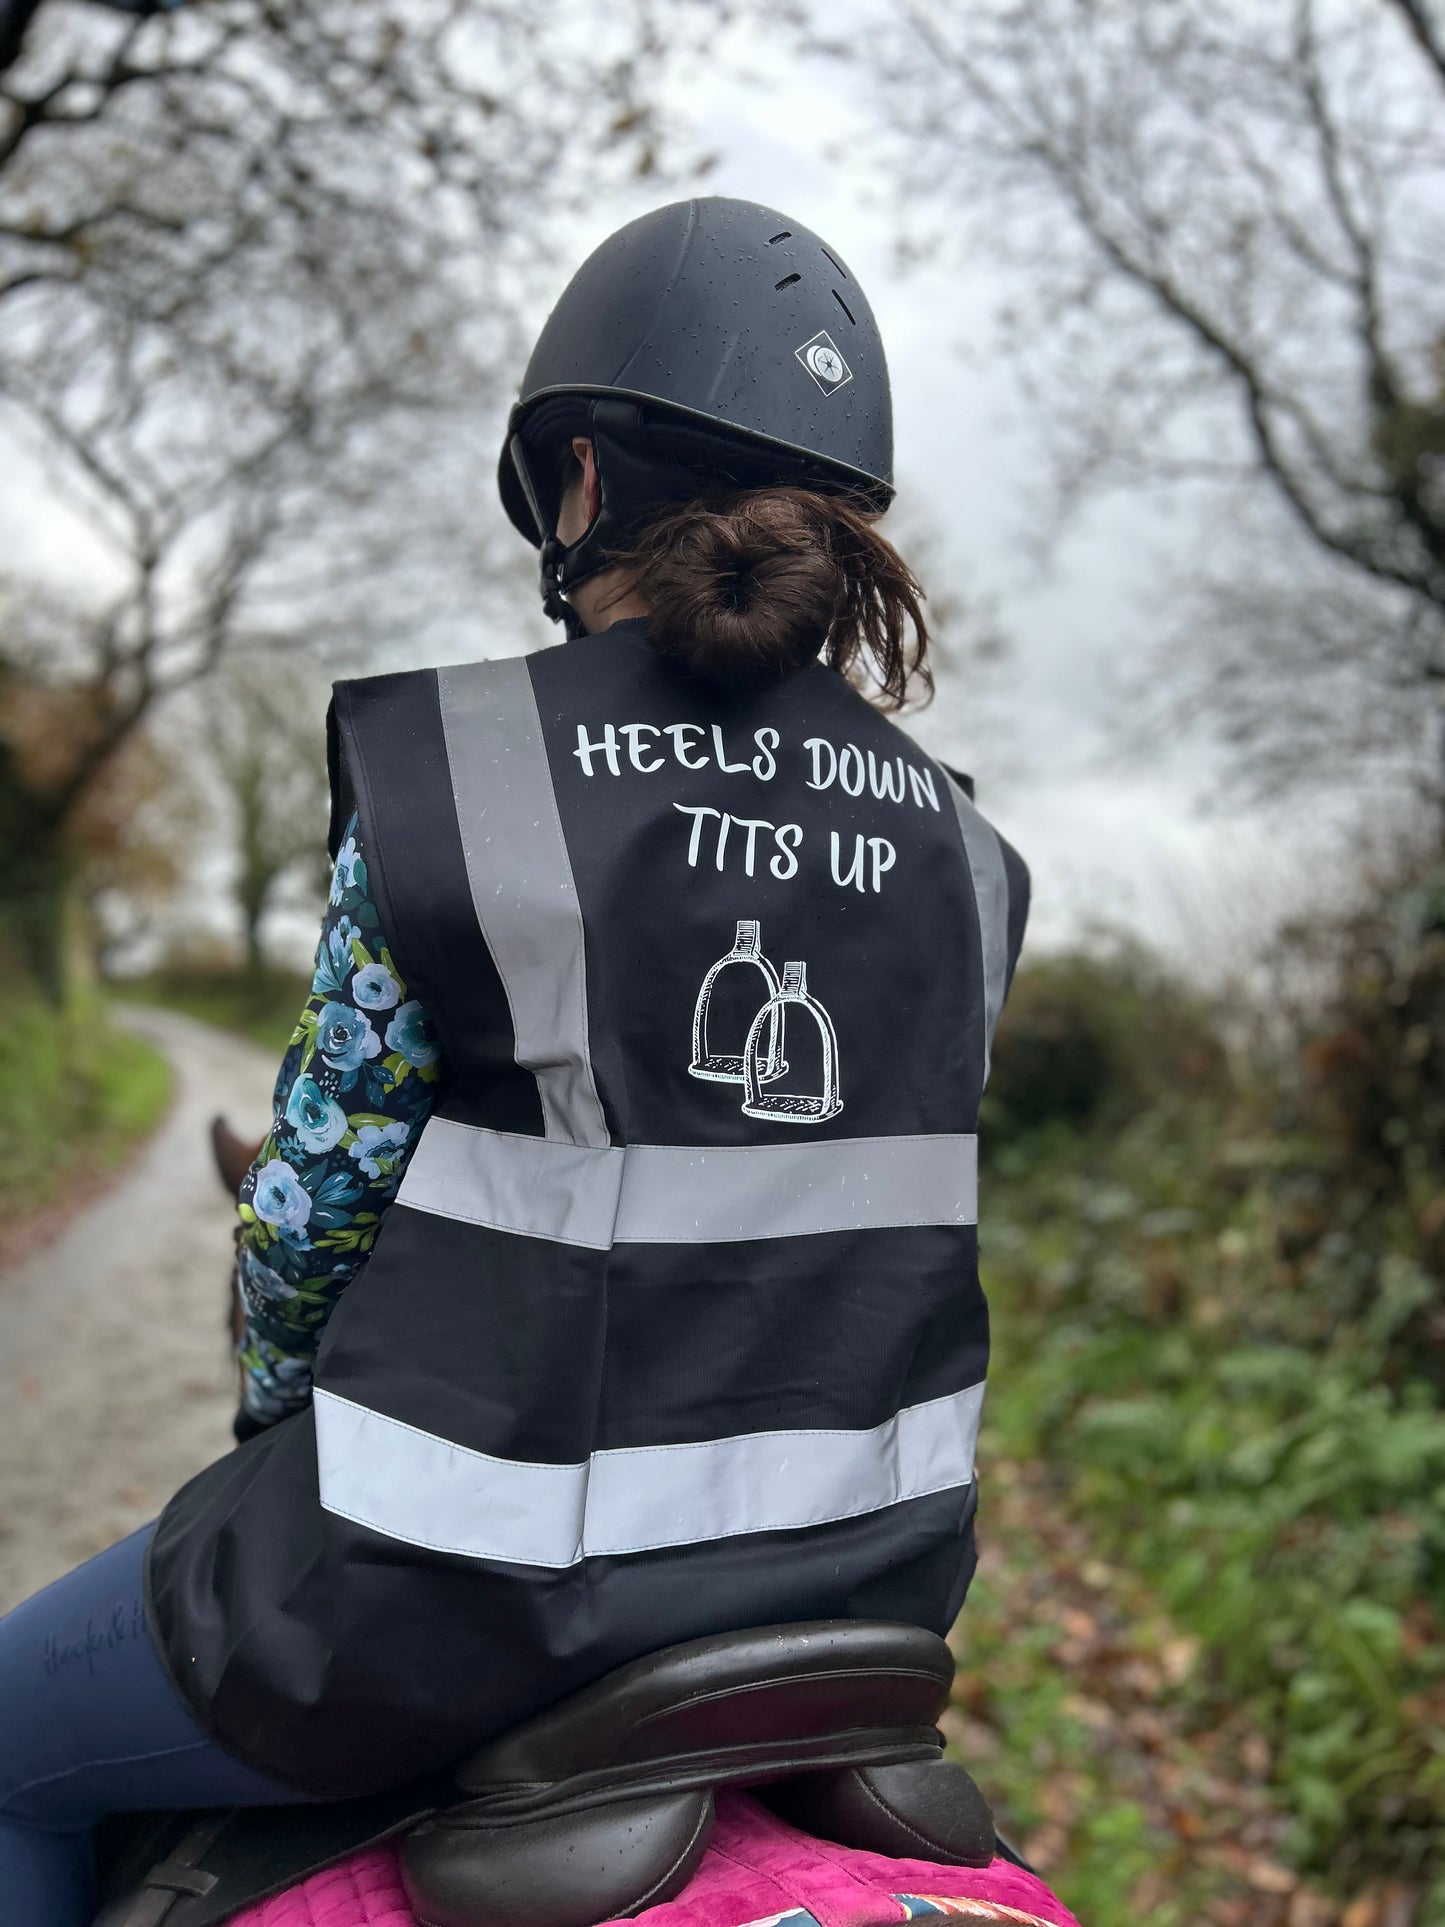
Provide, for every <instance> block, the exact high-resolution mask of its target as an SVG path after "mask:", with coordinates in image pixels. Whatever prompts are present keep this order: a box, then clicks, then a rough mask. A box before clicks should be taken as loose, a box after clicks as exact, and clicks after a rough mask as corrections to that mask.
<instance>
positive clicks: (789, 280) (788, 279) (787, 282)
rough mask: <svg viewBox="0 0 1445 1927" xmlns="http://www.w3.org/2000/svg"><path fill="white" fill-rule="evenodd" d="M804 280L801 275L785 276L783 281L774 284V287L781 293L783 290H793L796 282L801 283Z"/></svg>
mask: <svg viewBox="0 0 1445 1927" xmlns="http://www.w3.org/2000/svg"><path fill="white" fill-rule="evenodd" d="M802 278H803V277H802V275H801V274H785V275H784V276H783V278H782V280H781V281H775V282H774V283H773V287H774V288H775V289H777V290H779V291H781V290H782V289H783V288H791V287H792V285H793V283H794V282H795V281H801V280H802Z"/></svg>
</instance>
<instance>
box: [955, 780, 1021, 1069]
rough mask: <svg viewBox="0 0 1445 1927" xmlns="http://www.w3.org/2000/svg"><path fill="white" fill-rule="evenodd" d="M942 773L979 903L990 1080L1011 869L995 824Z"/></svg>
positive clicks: (1004, 978)
mask: <svg viewBox="0 0 1445 1927" xmlns="http://www.w3.org/2000/svg"><path fill="white" fill-rule="evenodd" d="M943 779H944V781H945V782H946V783H947V784H948V793H949V795H950V796H951V797H952V798H953V807H954V809H955V810H956V811H957V813H958V827H959V829H960V830H961V831H962V832H963V847H964V850H965V851H966V853H967V855H968V867H969V870H970V872H971V873H972V876H973V894H974V898H975V900H976V902H977V904H978V930H979V937H980V939H981V941H982V945H983V1081H984V1083H985V1084H986V1083H987V1082H988V1071H989V1064H990V1062H991V1061H992V1057H993V1033H994V1029H995V1026H996V1025H997V1023H998V1019H999V1012H1000V1011H1001V1010H1002V1009H1003V993H1004V985H1005V983H1006V982H1007V980H1008V871H1007V870H1006V869H1005V868H1004V862H1003V851H1002V850H1001V849H1000V848H999V844H998V837H997V836H996V835H995V833H994V830H993V827H992V825H991V824H989V823H986V822H985V821H984V819H983V818H982V817H981V816H980V815H979V813H978V811H977V810H976V809H975V808H974V806H973V804H972V803H971V802H970V801H969V799H968V798H967V797H966V796H965V795H964V793H963V791H962V790H961V789H960V788H959V786H958V784H957V783H955V782H954V780H953V778H952V777H951V776H950V775H949V774H948V771H947V770H944V772H943Z"/></svg>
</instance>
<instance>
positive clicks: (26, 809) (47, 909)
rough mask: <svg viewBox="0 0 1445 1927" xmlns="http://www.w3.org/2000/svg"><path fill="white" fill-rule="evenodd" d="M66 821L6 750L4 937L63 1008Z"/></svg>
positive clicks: (0, 903) (0, 820)
mask: <svg viewBox="0 0 1445 1927" xmlns="http://www.w3.org/2000/svg"><path fill="white" fill-rule="evenodd" d="M67 881H68V879H67V853H66V849H65V836H64V820H63V818H61V817H60V816H58V815H57V813H56V811H55V810H54V808H53V807H52V806H51V805H50V804H49V803H48V802H47V801H45V800H43V799H41V798H37V797H35V796H33V795H31V794H30V793H29V792H28V791H27V790H26V789H25V788H24V787H23V786H22V785H21V784H20V783H18V782H17V781H16V779H15V774H14V770H13V767H12V766H11V763H10V760H9V758H8V757H7V756H6V755H5V754H4V751H3V747H0V938H3V941H4V942H5V943H6V945H7V946H8V947H9V948H10V949H11V950H12V951H13V954H14V955H15V957H16V959H17V961H18V962H19V964H20V965H21V967H22V968H23V969H24V970H25V971H26V973H27V974H28V975H29V976H30V977H31V979H32V980H33V981H34V984H35V986H36V988H37V989H38V990H39V991H40V992H41V993H42V994H43V995H44V996H45V997H46V998H47V999H48V1000H49V1001H50V1002H51V1003H55V1004H58V1003H60V1001H61V1000H62V998H63V996H64V994H65V906H66V895H67V887H66V886H67Z"/></svg>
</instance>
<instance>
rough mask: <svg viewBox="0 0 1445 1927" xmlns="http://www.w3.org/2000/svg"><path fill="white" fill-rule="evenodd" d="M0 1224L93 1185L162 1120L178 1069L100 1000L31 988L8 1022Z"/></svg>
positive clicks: (3, 1024) (8, 1231)
mask: <svg viewBox="0 0 1445 1927" xmlns="http://www.w3.org/2000/svg"><path fill="white" fill-rule="evenodd" d="M0 1090H3V1091H4V1093H5V1102H4V1105H3V1106H0V1225H3V1226H4V1231H5V1241H6V1243H7V1244H11V1243H14V1242H15V1234H16V1231H17V1228H19V1227H22V1226H23V1224H24V1221H25V1220H26V1219H27V1218H31V1217H33V1216H34V1214H35V1213H37V1212H39V1211H42V1210H44V1209H45V1208H46V1207H47V1206H50V1205H52V1204H54V1203H56V1202H57V1200H59V1199H60V1198H61V1197H62V1196H64V1195H66V1194H68V1193H71V1192H73V1191H74V1190H75V1188H76V1187H77V1186H81V1187H83V1186H85V1185H86V1184H87V1183H88V1182H90V1181H91V1180H93V1179H94V1177H95V1176H96V1175H97V1174H98V1173H100V1172H102V1171H104V1170H105V1169H106V1168H107V1167H109V1166H111V1165H114V1164H115V1163H117V1162H118V1161H119V1160H120V1159H121V1158H123V1157H124V1156H125V1155H126V1153H127V1152H128V1151H130V1150H131V1149H132V1148H133V1147H134V1146H135V1145H136V1144H137V1143H138V1142H139V1141H140V1139H142V1138H143V1137H144V1136H145V1135H146V1133H147V1132H148V1131H149V1130H151V1129H152V1128H153V1126H154V1125H155V1124H156V1123H157V1122H158V1121H159V1119H160V1117H161V1114H162V1112H163V1111H164V1110H165V1107H166V1103H167V1100H168V1098H169V1096H170V1071H169V1068H168V1066H167V1064H166V1061H165V1059H164V1058H163V1057H162V1056H161V1055H160V1054H159V1053H158V1052H157V1051H156V1050H155V1049H153V1048H152V1046H151V1045H150V1044H148V1043H146V1042H145V1041H144V1040H143V1039H141V1038H139V1037H134V1036H132V1035H131V1034H130V1033H129V1032H128V1031H124V1030H120V1029H117V1028H116V1027H114V1026H113V1025H111V1024H110V1023H109V1022H108V1021H107V1019H106V1015H105V1010H104V1006H103V1005H102V1004H101V1003H100V1002H99V1001H98V1000H96V999H95V998H92V997H85V996H72V997H71V998H70V999H69V1000H68V1001H67V1002H66V1003H65V1004H64V1005H56V1004H53V1003H50V1002H49V1001H47V1000H44V999H41V998H39V997H27V996H26V995H24V994H23V992H22V993H21V994H20V995H18V996H14V997H12V998H11V1000H10V1001H9V1002H8V1003H7V1005H6V1007H5V1011H4V1017H3V1021H0Z"/></svg>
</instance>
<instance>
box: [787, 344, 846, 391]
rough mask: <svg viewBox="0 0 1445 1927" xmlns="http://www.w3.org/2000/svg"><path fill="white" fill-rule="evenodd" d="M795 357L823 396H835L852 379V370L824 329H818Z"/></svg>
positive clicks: (798, 350)
mask: <svg viewBox="0 0 1445 1927" xmlns="http://www.w3.org/2000/svg"><path fill="white" fill-rule="evenodd" d="M795 352H796V355H797V358H798V360H799V361H801V362H802V364H803V366H804V367H805V368H806V369H807V371H808V373H809V374H810V375H811V376H812V377H813V379H814V381H815V382H817V384H818V386H819V387H820V388H821V389H822V391H823V393H824V394H825V395H836V394H837V392H838V390H839V389H840V388H845V387H846V386H847V384H848V383H849V382H850V381H851V380H852V379H853V370H852V369H851V368H850V367H849V366H848V364H847V362H846V361H844V359H843V356H842V353H841V351H840V350H839V347H838V344H837V342H836V341H834V339H833V337H832V336H831V335H830V334H829V333H828V331H827V329H826V328H820V329H819V330H818V332H817V334H815V335H814V336H813V337H812V339H811V340H810V341H805V342H804V343H803V345H802V347H801V348H799V349H797V350H796V351H795Z"/></svg>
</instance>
